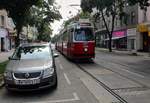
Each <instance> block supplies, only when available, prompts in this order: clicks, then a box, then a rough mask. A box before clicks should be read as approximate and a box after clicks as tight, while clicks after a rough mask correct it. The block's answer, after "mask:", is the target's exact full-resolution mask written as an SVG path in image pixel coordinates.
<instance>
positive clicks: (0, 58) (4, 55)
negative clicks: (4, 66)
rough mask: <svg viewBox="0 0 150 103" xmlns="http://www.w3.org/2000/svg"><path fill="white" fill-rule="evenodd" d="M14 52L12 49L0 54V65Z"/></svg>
mask: <svg viewBox="0 0 150 103" xmlns="http://www.w3.org/2000/svg"><path fill="white" fill-rule="evenodd" d="M13 52H14V49H12V50H10V51H8V52H0V63H2V62H4V61H6V60H8V57H9V56H11V55H12V54H13Z"/></svg>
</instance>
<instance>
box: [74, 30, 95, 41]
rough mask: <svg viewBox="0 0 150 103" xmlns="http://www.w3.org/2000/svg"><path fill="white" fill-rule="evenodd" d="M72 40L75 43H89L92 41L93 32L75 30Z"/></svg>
mask: <svg viewBox="0 0 150 103" xmlns="http://www.w3.org/2000/svg"><path fill="white" fill-rule="evenodd" d="M74 38H75V40H76V41H90V40H94V35H93V31H92V29H90V28H81V29H76V30H75V34H74Z"/></svg>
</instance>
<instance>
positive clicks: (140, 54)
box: [96, 48, 150, 58]
mask: <svg viewBox="0 0 150 103" xmlns="http://www.w3.org/2000/svg"><path fill="white" fill-rule="evenodd" d="M96 50H99V51H104V52H108V49H106V48H96ZM112 53H116V54H120V55H121V54H124V55H137V56H144V57H146V58H150V53H148V52H135V51H129V50H112Z"/></svg>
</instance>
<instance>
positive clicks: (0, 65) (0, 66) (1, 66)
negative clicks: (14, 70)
mask: <svg viewBox="0 0 150 103" xmlns="http://www.w3.org/2000/svg"><path fill="white" fill-rule="evenodd" d="M7 64H8V61H4V62H2V63H0V74H2V73H4V71H5V68H6V65H7Z"/></svg>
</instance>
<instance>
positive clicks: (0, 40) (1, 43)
mask: <svg viewBox="0 0 150 103" xmlns="http://www.w3.org/2000/svg"><path fill="white" fill-rule="evenodd" d="M8 34H9V33H8V31H7V29H5V28H0V51H8V50H9V48H10V40H9V35H8Z"/></svg>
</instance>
